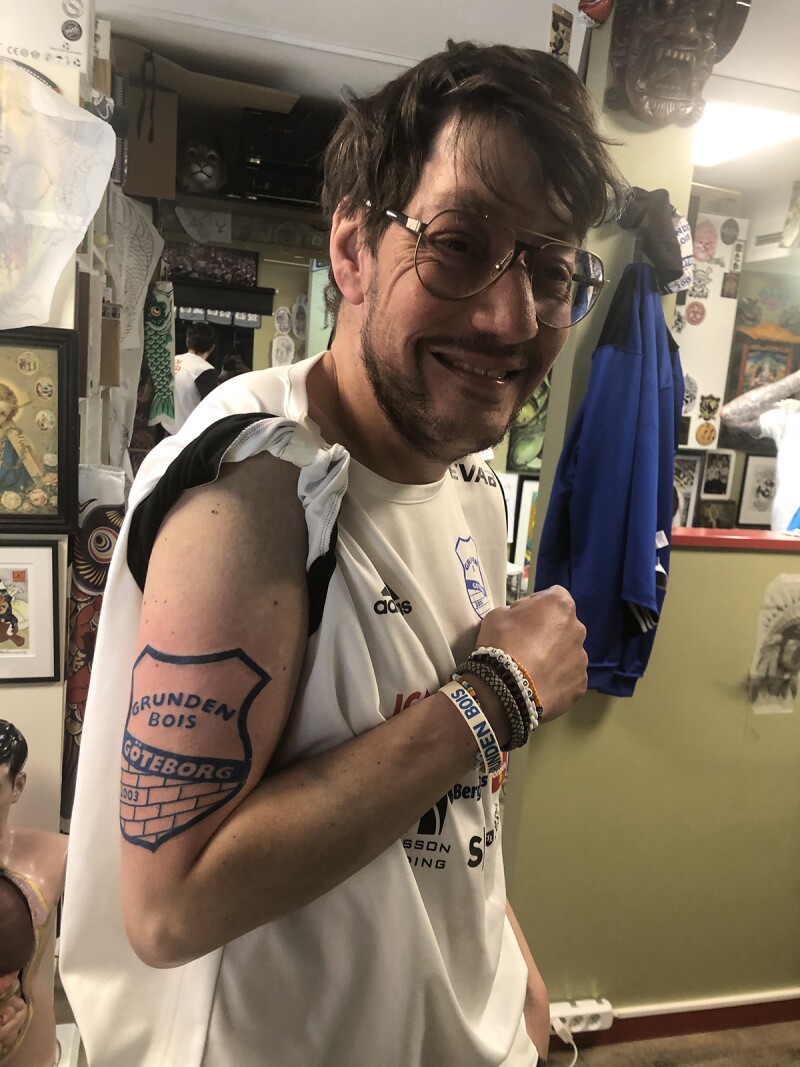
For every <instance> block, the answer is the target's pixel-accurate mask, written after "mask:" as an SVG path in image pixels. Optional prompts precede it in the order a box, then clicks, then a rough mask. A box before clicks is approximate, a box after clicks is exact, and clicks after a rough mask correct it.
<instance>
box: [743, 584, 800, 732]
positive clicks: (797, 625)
mask: <svg viewBox="0 0 800 1067" xmlns="http://www.w3.org/2000/svg"><path fill="white" fill-rule="evenodd" d="M799 673H800V574H779V575H778V576H777V577H776V578H774V579H773V580H772V581H771V582H770V584H769V586H768V587H767V590H766V592H765V593H764V601H763V603H762V605H761V609H760V611H759V613H758V630H757V634H756V648H755V652H754V654H753V661H752V663H751V664H750V672H749V674H748V677H747V686H748V693H749V697H750V706H751V708H752V709H753V711H754V712H755V713H756V714H757V715H769V714H775V713H787V712H791V711H794V705H795V698H796V697H797V687H798V674H799Z"/></svg>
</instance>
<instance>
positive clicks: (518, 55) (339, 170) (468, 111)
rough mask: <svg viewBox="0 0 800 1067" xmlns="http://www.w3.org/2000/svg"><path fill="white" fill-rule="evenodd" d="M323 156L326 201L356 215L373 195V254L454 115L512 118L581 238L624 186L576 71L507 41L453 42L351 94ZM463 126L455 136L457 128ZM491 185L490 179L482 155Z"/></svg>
mask: <svg viewBox="0 0 800 1067" xmlns="http://www.w3.org/2000/svg"><path fill="white" fill-rule="evenodd" d="M345 106H346V112H345V116H344V118H343V119H342V121H341V123H340V124H339V126H338V128H337V129H336V131H335V132H334V135H333V137H332V139H331V141H330V144H329V145H328V148H327V151H326V153H325V159H324V170H325V178H324V184H323V188H322V207H323V210H324V212H325V214H326V216H327V218H328V219H332V218H333V213H334V211H335V210H336V209H337V207H341V209H342V210H343V212H344V214H345V216H346V217H347V218H352V217H353V215H355V214H356V212H358V211H359V210H362V209H363V208H364V206H365V203H366V201H369V202H370V203H371V204H372V205H373V206H374V207H375V208H376V209H377V210H375V211H371V212H368V213H367V215H366V217H365V222H364V238H365V241H366V245H367V247H368V248H369V249H370V250H371V251H372V252H374V251H375V250H376V249H377V246H378V242H379V240H380V238H381V235H382V234H383V232H384V230H385V229H386V226H387V225H388V219H386V218H385V217H384V216H383V214H382V211H383V210H384V209H385V208H389V207H392V208H396V209H402V208H404V207H405V206H406V205H407V204H408V202H409V200H410V199H411V197H412V195H413V193H414V191H415V190H416V188H417V186H418V185H419V181H420V176H421V173H422V168H423V166H424V165H425V162H426V161H427V159H428V158H429V156H430V153H431V149H432V146H433V143H434V141H435V139H436V136H437V135H438V133H439V132H440V130H441V129H442V128H443V127H444V125H445V124H446V123H447V121H448V120H449V119H450V118H452V117H454V116H455V117H456V118H457V119H458V121H459V129H460V126H461V124H462V123H463V124H469V123H471V122H472V121H474V120H476V119H477V120H484V121H489V122H492V121H498V120H507V121H509V120H510V121H511V122H512V123H513V124H514V125H515V126H516V128H517V130H518V131H519V133H520V135H521V136H522V138H523V140H524V141H525V142H526V143H527V145H528V146H529V147H530V148H531V149H532V150H533V151H534V152H535V153H536V155H537V157H538V159H539V161H540V167H541V173H542V181H543V185H544V187H545V188H546V189H547V190H548V193H549V196H550V200H551V201H552V205H551V206H556V205H558V206H561V205H563V208H564V209H565V210H566V211H567V212H569V215H570V218H571V222H572V225H574V227H575V229H576V232H577V233H578V234H579V236H581V237H583V236H585V234H586V232H587V231H588V230H589V229H590V227H592V226H596V225H599V224H600V223H601V222H603V221H604V220H606V219H608V218H610V217H614V216H615V215H617V214H618V213H619V211H620V209H621V207H622V204H623V202H624V197H625V185H624V182H623V180H622V178H621V176H620V175H619V173H618V171H617V169H616V167H615V166H614V164H613V162H612V160H611V158H610V156H609V154H608V150H607V147H606V146H607V145H608V144H610V143H612V142H610V141H609V140H608V139H607V138H605V137H603V136H602V135H601V134H600V132H599V130H598V129H597V124H596V118H595V110H594V105H593V102H592V99H591V97H590V95H589V93H588V91H587V90H586V88H585V87H584V85H583V84H582V82H581V81H580V79H579V78H578V77H577V75H576V74H575V73H574V72H573V71H572V70H570V68H569V67H568V66H567V65H566V64H565V63H562V62H561V61H560V60H558V59H555V58H554V57H553V56H551V55H549V54H548V53H546V52H537V51H533V50H531V49H527V48H512V47H511V46H510V45H500V44H499V45H490V46H482V45H477V44H474V43H472V42H470V41H465V42H462V43H455V42H453V41H448V43H447V49H446V50H445V51H444V52H439V53H437V54H436V55H433V56H429V57H428V58H427V59H424V60H422V62H421V63H418V64H417V66H415V67H412V68H411V69H410V70H408V71H404V72H403V73H402V74H401V75H399V76H398V77H397V78H395V79H394V80H393V81H391V82H389V83H388V84H387V85H384V86H383V88H381V89H380V90H378V91H377V92H375V93H373V94H372V95H371V96H365V97H361V98H358V97H356V96H354V95H350V96H349V98H347V99H346V100H345ZM459 129H457V131H456V132H457V134H458V132H459ZM474 162H475V165H476V167H477V168H478V171H479V173H480V174H481V177H482V178H483V179H484V180H486V182H487V185H488V186H489V187H490V188H491V176H490V175H487V174H486V173H485V168H484V167H482V162H481V160H475V161H474ZM326 301H327V303H328V307H329V309H330V310H331V311H333V312H334V314H335V313H336V311H337V310H338V307H339V304H340V303H341V293H340V292H339V290H338V287H337V286H336V283H335V280H334V278H333V273H332V272H331V274H330V285H329V286H328V291H327V293H326Z"/></svg>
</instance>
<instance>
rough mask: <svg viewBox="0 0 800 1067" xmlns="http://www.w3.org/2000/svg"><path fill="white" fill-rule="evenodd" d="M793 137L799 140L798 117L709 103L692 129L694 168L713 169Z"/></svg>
mask: <svg viewBox="0 0 800 1067" xmlns="http://www.w3.org/2000/svg"><path fill="white" fill-rule="evenodd" d="M795 137H800V115H793V114H791V113H790V112H788V111H772V110H770V109H769V108H763V107H748V106H746V105H743V104H728V103H723V102H722V101H714V100H711V101H709V102H708V103H707V104H706V106H705V110H704V111H703V117H702V118H701V119H700V121H699V122H698V123H697V126H696V127H695V134H694V151H693V156H694V164H695V166H697V167H715V166H716V165H717V164H718V163H727V162H728V160H730V159H738V158H739V157H741V156H749V155H754V154H755V153H756V152H760V151H762V149H764V148H770V147H771V146H772V145H776V144H781V143H783V142H784V141H791V140H793V139H794V138H795Z"/></svg>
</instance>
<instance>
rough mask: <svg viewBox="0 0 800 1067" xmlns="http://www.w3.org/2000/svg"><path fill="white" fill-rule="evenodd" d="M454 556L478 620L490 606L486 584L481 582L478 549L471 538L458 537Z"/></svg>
mask: <svg viewBox="0 0 800 1067" xmlns="http://www.w3.org/2000/svg"><path fill="white" fill-rule="evenodd" d="M456 555H457V556H458V559H459V562H460V563H461V567H462V569H463V571H464V585H465V586H466V589H467V595H468V596H469V602H470V604H472V607H473V610H474V611H475V614H476V615H477V616H478V618H479V619H482V618H483V616H484V615H485V614H486V613H487V612H488V611H489V610H490V608H491V606H492V602H491V599H490V597H489V593H488V591H487V589H486V582H485V581H484V580H483V571H482V570H481V563H480V560H479V559H478V547H477V545H476V544H475V539H474V538H472V537H459V539H458V540H457V541H456Z"/></svg>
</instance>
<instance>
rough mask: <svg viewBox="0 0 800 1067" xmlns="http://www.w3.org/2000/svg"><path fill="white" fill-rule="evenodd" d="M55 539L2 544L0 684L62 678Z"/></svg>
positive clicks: (0, 555) (0, 551)
mask: <svg viewBox="0 0 800 1067" xmlns="http://www.w3.org/2000/svg"><path fill="white" fill-rule="evenodd" d="M58 622H59V619H58V542H57V541H16V542H13V543H10V542H4V543H3V544H1V545H0V683H8V684H12V685H20V684H21V683H23V682H53V681H56V680H57V679H58V678H60V677H61V663H60V660H59V654H58V648H59V626H58Z"/></svg>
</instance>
